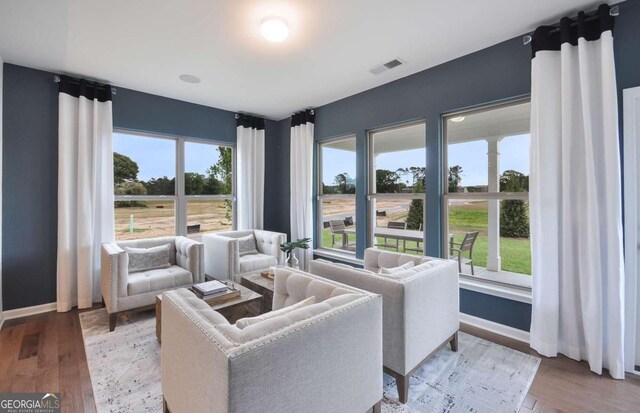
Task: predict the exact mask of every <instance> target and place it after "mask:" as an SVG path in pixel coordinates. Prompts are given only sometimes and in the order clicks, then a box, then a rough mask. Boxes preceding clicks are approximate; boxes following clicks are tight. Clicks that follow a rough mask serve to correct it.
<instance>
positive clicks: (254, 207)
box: [237, 115, 264, 229]
mask: <svg viewBox="0 0 640 413" xmlns="http://www.w3.org/2000/svg"><path fill="white" fill-rule="evenodd" d="M237 116H238V122H237V124H238V126H237V137H238V146H237V148H238V168H237V169H238V181H237V182H238V191H237V192H238V203H237V205H238V213H237V217H238V225H237V227H238V229H262V228H263V217H264V119H259V118H254V117H251V116H246V115H237Z"/></svg>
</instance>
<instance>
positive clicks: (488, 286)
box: [460, 275, 531, 304]
mask: <svg viewBox="0 0 640 413" xmlns="http://www.w3.org/2000/svg"><path fill="white" fill-rule="evenodd" d="M460 288H462V289H465V290H469V291H475V292H478V293H482V294H487V295H493V296H495V297H500V298H506V299H507V300H512V301H519V302H521V303H526V304H531V290H530V289H526V288H519V287H514V286H510V285H505V284H499V283H495V282H491V281H487V280H483V279H479V278H475V277H474V278H471V277H468V276H464V275H462V276H460Z"/></svg>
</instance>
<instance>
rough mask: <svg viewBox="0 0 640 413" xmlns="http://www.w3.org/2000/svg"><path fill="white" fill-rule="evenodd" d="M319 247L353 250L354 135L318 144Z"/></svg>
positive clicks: (354, 242) (354, 219)
mask: <svg viewBox="0 0 640 413" xmlns="http://www.w3.org/2000/svg"><path fill="white" fill-rule="evenodd" d="M318 169H319V171H318V172H319V173H318V178H319V179H318V206H317V216H318V233H319V234H321V236H320V237H318V238H319V240H318V247H319V248H324V249H333V250H338V251H341V252H347V253H351V254H353V253H355V249H356V225H357V219H356V195H355V194H356V138H355V136H349V137H345V138H340V139H334V140H331V141H327V142H323V143H320V144H318Z"/></svg>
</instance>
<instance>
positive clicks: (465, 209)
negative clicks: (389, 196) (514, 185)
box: [322, 201, 531, 274]
mask: <svg viewBox="0 0 640 413" xmlns="http://www.w3.org/2000/svg"><path fill="white" fill-rule="evenodd" d="M449 210H450V212H449V231H450V232H451V233H452V234H453V235H454V240H455V242H461V241H462V239H463V238H464V234H465V233H466V232H473V231H478V232H480V234H479V235H478V238H477V239H476V243H475V244H474V247H473V261H474V265H477V266H480V267H486V266H487V253H488V240H487V202H486V201H477V202H468V203H465V204H458V205H452V206H451V207H450V208H449ZM402 219H406V213H404V217H400V216H398V217H394V220H402ZM354 228H355V227H354ZM383 241H384V240H383V239H382V238H379V239H378V240H377V243H378V244H380V243H382V242H383ZM389 241H391V240H389ZM349 243H350V244H351V245H352V246H353V248H354V249H355V235H350V236H349ZM341 244H342V240H341V239H340V238H339V237H336V247H337V248H339V247H340V245H341ZM530 244H531V243H530V241H529V239H528V238H508V237H500V257H501V258H502V269H503V270H505V271H511V272H516V273H520V274H531V249H530ZM415 245H416V243H415V242H407V243H406V247H407V248H412V247H415ZM322 246H323V247H325V248H331V230H330V229H329V228H325V229H324V230H323V231H322ZM402 246H403V243H402V242H400V251H401V252H402ZM391 250H392V251H395V249H391ZM407 252H408V253H415V252H412V251H407ZM415 254H417V253H415Z"/></svg>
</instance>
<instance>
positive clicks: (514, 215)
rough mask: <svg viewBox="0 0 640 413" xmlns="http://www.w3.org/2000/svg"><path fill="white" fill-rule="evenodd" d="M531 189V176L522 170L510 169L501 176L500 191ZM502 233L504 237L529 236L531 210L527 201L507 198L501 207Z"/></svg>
mask: <svg viewBox="0 0 640 413" xmlns="http://www.w3.org/2000/svg"><path fill="white" fill-rule="evenodd" d="M528 190H529V177H528V176H527V175H524V174H523V173H521V172H518V171H514V170H508V171H504V173H503V174H502V175H501V176H500V192H523V191H528ZM500 235H501V236H503V237H513V238H529V210H528V207H527V204H526V203H525V201H522V200H519V199H507V200H504V201H502V202H501V207H500Z"/></svg>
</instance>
